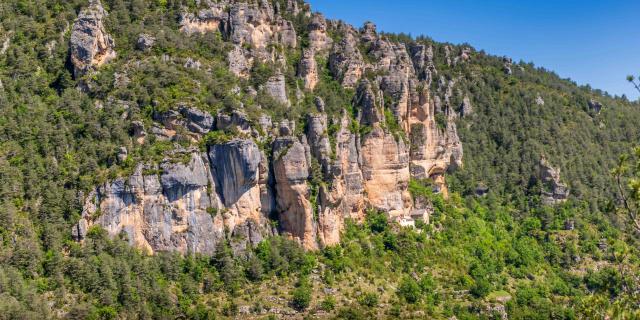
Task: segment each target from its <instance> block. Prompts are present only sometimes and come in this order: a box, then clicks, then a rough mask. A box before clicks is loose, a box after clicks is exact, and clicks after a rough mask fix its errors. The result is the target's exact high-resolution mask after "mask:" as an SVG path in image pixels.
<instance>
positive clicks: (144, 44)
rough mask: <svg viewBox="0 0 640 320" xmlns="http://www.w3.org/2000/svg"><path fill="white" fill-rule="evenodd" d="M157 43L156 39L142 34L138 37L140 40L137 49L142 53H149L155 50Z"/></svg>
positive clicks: (137, 42)
mask: <svg viewBox="0 0 640 320" xmlns="http://www.w3.org/2000/svg"><path fill="white" fill-rule="evenodd" d="M155 43H156V38H155V37H153V36H151V35H148V34H146V33H141V34H140V35H138V40H137V41H136V48H137V49H138V50H141V51H149V50H151V48H153V45H154V44H155Z"/></svg>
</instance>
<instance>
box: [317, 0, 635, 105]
mask: <svg viewBox="0 0 640 320" xmlns="http://www.w3.org/2000/svg"><path fill="white" fill-rule="evenodd" d="M308 1H309V3H311V6H312V9H313V11H320V12H322V13H323V14H324V15H325V16H326V17H327V18H331V19H341V20H344V21H346V22H349V23H351V24H353V25H354V26H356V27H360V26H362V24H363V22H365V21H367V20H371V21H373V22H374V23H375V24H376V25H377V26H378V30H383V31H386V32H396V33H397V32H404V33H409V34H411V35H413V36H417V35H420V34H424V35H427V36H429V37H431V38H433V39H434V40H436V41H442V42H451V43H456V44H460V43H465V42H466V43H469V44H471V45H472V46H474V47H475V48H476V49H484V50H485V51H487V52H488V53H491V54H495V55H506V56H510V57H512V58H514V60H516V61H519V60H524V61H525V62H533V63H535V64H536V65H537V66H542V67H545V68H547V69H549V70H553V71H555V72H556V73H558V74H559V75H560V76H561V77H563V78H571V79H572V80H574V81H576V82H577V83H579V84H590V85H591V86H592V87H593V88H598V89H602V90H605V91H608V92H609V93H610V94H617V95H622V94H626V95H627V96H628V97H629V98H630V99H637V98H638V96H639V94H638V92H637V91H634V90H635V89H633V88H632V87H631V86H630V84H629V83H628V82H627V81H626V80H625V78H626V76H627V74H631V73H633V74H635V75H639V74H640V23H639V22H640V19H638V18H640V0H582V1H579V0H538V1H533V0H455V1H452V0H450V1H442V0H440V1H435V0H422V1H418V0H414V1H411V0H395V1H388V0H386V1H383V0H308Z"/></svg>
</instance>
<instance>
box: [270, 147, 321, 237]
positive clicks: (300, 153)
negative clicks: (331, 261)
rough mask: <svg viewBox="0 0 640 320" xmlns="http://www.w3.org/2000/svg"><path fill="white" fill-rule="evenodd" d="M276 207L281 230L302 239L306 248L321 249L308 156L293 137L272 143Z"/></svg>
mask: <svg viewBox="0 0 640 320" xmlns="http://www.w3.org/2000/svg"><path fill="white" fill-rule="evenodd" d="M273 157H274V163H273V169H274V176H275V182H276V192H277V195H278V197H277V199H276V201H277V209H278V213H279V220H280V224H281V228H282V231H283V233H284V234H285V235H288V236H291V237H293V238H296V239H299V240H300V242H301V243H302V245H303V246H304V247H305V248H306V249H316V248H318V243H317V242H316V234H315V221H314V217H313V216H314V212H313V210H314V209H313V207H312V205H311V202H310V201H309V186H308V185H307V179H308V178H309V159H308V158H307V155H306V150H305V146H304V145H303V144H302V143H301V142H300V141H298V140H296V138H294V137H292V136H284V137H279V138H277V139H276V140H275V141H274V143H273Z"/></svg>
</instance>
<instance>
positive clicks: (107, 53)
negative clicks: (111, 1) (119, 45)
mask: <svg viewBox="0 0 640 320" xmlns="http://www.w3.org/2000/svg"><path fill="white" fill-rule="evenodd" d="M106 15H107V12H106V11H105V10H104V8H103V7H102V4H101V3H100V1H99V0H92V1H91V2H90V4H89V7H88V8H86V9H83V10H82V11H80V14H79V15H78V19H76V21H75V23H74V24H73V28H72V29H71V40H70V47H71V63H72V64H73V67H74V75H75V76H76V77H81V76H83V75H84V74H86V73H87V72H89V71H91V70H93V69H94V68H96V67H98V66H101V65H103V64H104V63H106V62H108V61H109V60H112V59H114V58H115V57H116V52H115V50H114V46H115V44H114V42H113V38H111V36H110V35H109V34H108V33H107V31H106V30H105V28H104V24H103V19H104V18H105V17H106Z"/></svg>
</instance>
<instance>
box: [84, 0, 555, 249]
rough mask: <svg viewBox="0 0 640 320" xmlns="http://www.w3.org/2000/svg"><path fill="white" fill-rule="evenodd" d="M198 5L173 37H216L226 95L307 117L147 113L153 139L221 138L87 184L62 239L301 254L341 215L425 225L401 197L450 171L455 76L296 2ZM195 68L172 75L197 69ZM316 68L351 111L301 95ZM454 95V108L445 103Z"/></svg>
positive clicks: (466, 108)
mask: <svg viewBox="0 0 640 320" xmlns="http://www.w3.org/2000/svg"><path fill="white" fill-rule="evenodd" d="M201 5H202V6H201V7H206V8H205V9H201V10H199V11H197V12H195V13H190V12H188V11H185V12H184V13H182V15H181V17H180V28H181V30H182V32H184V33H185V34H194V33H206V32H220V33H221V35H222V38H223V39H224V40H225V41H227V42H228V43H229V45H228V46H229V48H230V50H229V51H227V53H226V55H227V61H226V62H227V63H228V66H229V70H230V72H231V73H233V74H235V75H236V76H238V77H239V78H242V79H241V80H240V81H238V83H239V85H238V86H236V87H235V88H234V89H233V90H231V92H230V93H229V94H232V95H237V96H242V95H244V94H247V95H248V96H250V97H253V98H262V96H261V94H266V95H268V96H270V97H271V98H273V99H274V100H275V101H277V102H280V103H282V104H283V105H285V106H287V107H291V109H290V110H292V111H296V112H297V111H299V109H295V108H294V107H298V108H299V107H300V106H303V105H304V106H306V105H310V101H314V102H315V107H316V108H315V110H304V113H303V114H302V117H304V118H302V119H277V121H276V119H275V118H274V120H273V121H272V118H271V116H274V117H278V116H279V115H277V114H274V113H271V112H270V111H271V110H264V109H262V108H265V107H264V106H258V105H251V106H247V107H245V106H244V105H242V104H239V105H237V106H233V108H223V109H220V110H219V111H218V113H217V114H215V115H211V114H209V113H207V112H206V111H203V110H200V109H198V108H196V107H193V106H192V104H188V103H178V104H177V105H176V106H175V107H173V108H170V109H169V110H168V111H164V112H157V113H155V114H154V115H153V120H154V123H152V124H150V125H149V124H148V129H147V130H148V132H149V135H150V136H152V137H155V139H157V140H162V141H176V142H181V143H183V142H185V141H187V142H189V143H192V145H195V144H197V143H202V142H203V141H205V140H203V137H204V136H205V135H207V134H209V137H211V134H212V132H211V131H219V132H218V133H220V137H221V138H220V139H217V136H216V138H215V139H213V140H215V141H209V139H207V140H206V141H208V142H209V143H213V144H211V145H207V146H206V150H200V149H196V148H193V147H192V149H187V150H185V149H184V148H182V147H177V150H176V151H173V154H165V156H166V158H165V159H164V160H163V161H161V162H160V163H159V164H153V163H148V164H141V165H139V166H138V167H137V168H136V171H135V172H134V174H133V175H131V176H129V177H122V178H119V179H116V180H114V181H111V182H110V183H107V184H104V185H102V186H99V187H97V188H96V190H95V191H94V192H93V193H92V195H91V196H90V197H88V199H87V202H86V204H85V210H84V213H83V218H82V220H81V221H80V222H79V223H78V224H77V225H76V226H75V227H74V229H73V235H74V237H75V238H77V239H82V238H83V237H84V235H85V234H86V232H87V230H88V229H89V228H90V227H91V226H92V225H96V224H97V225H100V226H102V227H104V228H106V229H107V230H108V231H109V233H110V234H111V235H114V236H116V235H119V234H121V233H124V234H125V235H126V237H127V239H129V241H130V242H131V243H132V244H133V245H136V246H138V247H140V248H145V250H148V251H149V252H156V251H179V252H183V253H189V252H197V253H204V254H211V253H212V252H213V251H214V250H215V247H216V245H217V244H218V243H219V242H220V241H222V240H223V239H226V240H227V241H228V242H229V243H230V244H231V246H232V248H233V249H234V250H240V251H241V250H243V249H245V248H247V247H248V246H251V245H255V244H256V243H258V242H259V241H261V240H262V239H263V238H264V237H267V236H269V235H274V234H282V235H285V236H287V237H290V238H292V239H295V240H296V241H298V242H299V243H301V244H302V245H303V246H304V247H305V248H306V249H309V250H314V249H317V248H321V247H323V246H329V245H335V244H337V243H339V241H340V233H341V232H342V230H343V228H344V221H345V219H347V218H349V219H353V220H354V221H359V222H362V221H364V218H365V215H366V211H367V209H375V210H381V211H384V212H386V213H387V214H388V215H389V217H390V218H394V219H395V218H398V219H405V218H406V219H412V218H413V219H422V220H424V221H428V219H429V215H430V213H431V212H432V211H433V208H432V207H431V205H430V203H429V201H428V200H427V199H424V198H419V199H413V198H412V196H411V194H410V192H409V190H408V185H409V181H410V179H431V180H432V181H433V182H434V185H435V186H434V189H435V191H436V192H437V191H440V192H442V193H443V194H444V195H445V196H446V193H447V188H446V184H445V179H444V175H445V174H446V173H447V172H448V171H449V170H453V169H455V168H457V167H460V166H462V154H463V153H462V144H461V142H460V139H459V137H458V134H457V128H456V121H457V120H458V119H459V118H460V117H461V116H462V117H469V116H470V115H472V114H473V107H472V106H471V101H470V99H468V98H466V97H464V96H462V95H463V94H464V93H463V92H461V91H462V89H461V87H462V86H460V87H458V85H457V79H449V78H445V77H444V74H443V75H438V70H437V69H436V63H435V61H434V48H433V47H432V46H430V45H425V44H417V43H413V44H404V43H400V42H398V41H395V40H390V39H388V38H387V36H385V35H384V34H382V33H378V32H377V31H376V28H375V25H374V24H373V23H366V24H365V25H364V26H363V27H362V28H361V29H360V30H357V29H355V28H353V27H352V26H350V25H348V24H345V23H343V22H337V21H327V20H325V19H324V17H323V16H322V15H320V14H313V15H312V14H311V13H310V10H309V8H308V7H306V6H300V5H299V4H298V3H297V2H296V1H287V2H286V3H285V2H282V3H279V2H278V3H277V4H274V5H273V6H272V5H271V2H269V1H251V2H245V1H241V0H237V1H236V0H233V1H230V0H222V1H219V2H216V3H213V2H210V1H207V2H203V3H202V4H201ZM185 10H187V9H185ZM291 15H305V19H307V20H306V21H309V22H308V24H307V26H306V28H307V30H308V39H302V38H301V37H299V36H298V35H297V34H296V32H295V30H296V29H295V28H293V25H292V23H291V22H290V21H288V20H287V19H289V18H290V17H291ZM284 17H288V18H287V19H285V18H284ZM303 20H304V19H303ZM303 27H304V26H303ZM298 30H300V29H298ZM330 34H331V35H332V36H334V38H335V39H336V40H335V42H334V40H333V39H332V37H330V36H329V35H330ZM336 35H337V36H336ZM301 40H308V41H304V42H300V43H305V44H308V46H305V47H304V48H302V49H300V48H299V46H300V44H299V43H298V42H299V41H301ZM139 42H140V41H139ZM142 42H145V43H147V42H148V41H147V40H144V39H143V41H142ZM151 45H152V44H151ZM143 47H144V48H143ZM147 47H148V45H147V44H145V45H144V46H142V45H141V46H139V49H140V50H148V48H147ZM441 49H442V50H444V51H445V52H446V53H447V54H446V56H445V57H444V58H445V60H447V59H448V63H449V64H451V65H454V64H457V63H464V62H465V61H467V60H469V59H471V55H472V52H471V51H470V50H467V49H465V48H461V49H460V48H458V49H455V48H454V47H451V46H446V47H442V48H441ZM292 51H293V52H296V55H297V54H300V55H301V56H300V61H299V62H298V64H297V66H294V67H295V68H297V69H295V70H294V69H293V68H294V67H292V66H291V64H290V62H291V61H289V63H288V62H287V58H291V57H290V56H287V55H288V54H290V53H291V52H292ZM365 58H366V59H365ZM440 58H442V57H440ZM165 61H167V62H168V63H169V62H171V59H165ZM181 62H182V63H183V64H184V61H181ZM196 62H197V61H196V60H193V59H192V61H191V62H190V63H188V64H184V65H188V66H189V67H199V68H201V69H203V71H204V72H210V70H206V68H207V66H208V65H205V64H202V65H198V64H197V63H196ZM320 62H326V63H327V67H328V68H329V71H330V74H331V76H333V79H334V80H335V81H337V82H338V83H339V84H341V85H342V86H343V87H345V88H348V90H344V91H345V92H353V93H354V96H353V99H352V102H351V103H352V106H351V107H352V108H344V109H343V110H342V112H335V108H336V107H342V106H336V103H335V100H334V99H331V97H325V98H327V105H326V106H325V103H324V101H323V100H322V99H321V98H319V97H314V96H312V94H314V90H315V91H316V94H321V92H319V91H318V90H317V87H316V86H317V84H318V83H319V81H320V80H321V79H319V73H320V71H321V70H323V69H322V68H324V67H325V66H324V65H319V63H320ZM257 63H268V64H271V65H272V66H273V67H274V70H276V73H275V75H273V76H271V77H268V78H267V79H266V82H264V84H263V85H261V86H260V85H258V84H250V85H247V83H251V81H252V80H253V79H252V78H251V77H252V67H253V66H254V65H255V64H257ZM287 77H296V78H297V80H299V81H300V86H295V87H293V86H292V87H289V88H287V84H292V83H293V80H296V79H290V78H287ZM323 80H324V77H323ZM260 83H263V82H260ZM302 84H304V89H305V90H301V89H302ZM243 85H245V87H240V86H243ZM294 92H295V98H293V97H290V96H291V95H292V94H293V93H294ZM462 97H464V98H463V99H462V104H459V102H453V101H460V99H459V98H462ZM257 100H259V99H257ZM454 103H456V105H455V106H454V105H452V104H454ZM309 107H310V108H311V106H309ZM231 109H233V110H231ZM256 113H257V114H256ZM300 120H304V121H300ZM301 122H302V123H304V125H303V127H300V128H298V130H296V128H295V126H296V124H300V123H301ZM131 135H132V140H135V141H136V142H137V143H140V144H142V143H145V140H146V136H147V131H145V128H144V125H143V123H142V122H139V121H134V122H132V129H131ZM231 135H233V136H231ZM214 136H215V134H214ZM546 175H549V176H551V177H553V174H551V173H547V174H546ZM549 182H550V183H551V182H553V183H555V185H554V186H555V189H554V190H556V191H557V192H556V191H553V192H552V193H551V197H554V199H555V198H558V199H559V198H561V193H562V190H561V189H562V184H560V183H559V180H557V179H555V178H551V179H550V180H549ZM275 222H277V223H275ZM274 225H278V227H277V228H275V227H273V226H274Z"/></svg>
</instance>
